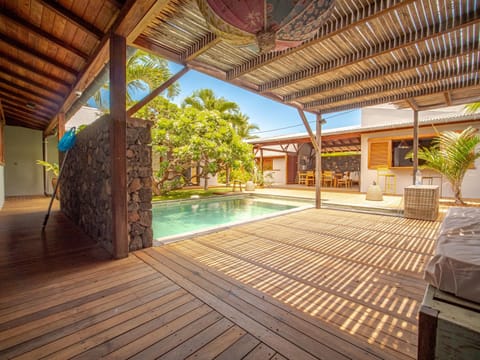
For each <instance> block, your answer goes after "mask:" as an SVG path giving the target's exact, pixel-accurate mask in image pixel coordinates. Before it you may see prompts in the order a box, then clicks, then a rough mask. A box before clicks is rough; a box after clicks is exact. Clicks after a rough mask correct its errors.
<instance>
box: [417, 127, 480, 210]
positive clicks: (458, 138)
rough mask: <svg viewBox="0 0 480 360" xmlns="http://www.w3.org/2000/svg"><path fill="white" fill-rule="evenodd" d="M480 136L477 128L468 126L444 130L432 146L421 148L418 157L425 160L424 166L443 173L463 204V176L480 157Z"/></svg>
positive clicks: (457, 199) (456, 197)
mask: <svg viewBox="0 0 480 360" xmlns="http://www.w3.org/2000/svg"><path fill="white" fill-rule="evenodd" d="M479 144H480V136H479V135H478V134H477V130H476V129H474V128H472V127H468V128H466V129H465V130H463V131H462V132H455V131H444V132H442V133H441V134H439V135H438V137H436V138H435V139H434V140H433V141H432V146H431V147H430V148H420V149H419V150H418V158H419V159H421V160H424V161H425V164H424V165H422V166H421V167H422V168H427V169H431V170H435V171H437V172H439V173H440V174H442V175H443V176H444V177H445V178H446V179H447V180H448V181H449V182H450V185H451V186H452V190H453V193H454V196H455V201H456V202H457V203H459V204H463V203H464V202H463V200H462V191H461V187H462V182H463V178H464V176H465V174H466V172H467V170H468V168H470V167H471V166H473V165H474V163H475V160H476V159H478V158H480V151H479V150H477V149H476V148H477V146H478V145H479Z"/></svg>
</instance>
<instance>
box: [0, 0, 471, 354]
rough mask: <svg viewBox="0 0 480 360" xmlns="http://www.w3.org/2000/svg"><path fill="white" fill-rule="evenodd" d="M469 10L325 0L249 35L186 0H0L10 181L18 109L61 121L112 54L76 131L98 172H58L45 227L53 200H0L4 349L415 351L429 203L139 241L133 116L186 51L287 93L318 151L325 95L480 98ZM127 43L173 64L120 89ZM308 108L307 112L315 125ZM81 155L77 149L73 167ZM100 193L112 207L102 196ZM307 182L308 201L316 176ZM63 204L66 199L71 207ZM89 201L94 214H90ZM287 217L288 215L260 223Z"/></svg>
mask: <svg viewBox="0 0 480 360" xmlns="http://www.w3.org/2000/svg"><path fill="white" fill-rule="evenodd" d="M479 24H480V7H479V6H478V2H477V1H476V0H460V1H449V0H439V1H429V0H404V1H400V0H398V1H397V0H337V1H335V2H334V5H333V8H332V10H331V12H329V13H328V16H326V17H325V19H324V22H323V23H322V24H321V25H319V26H318V28H316V31H315V32H314V34H313V35H312V37H309V38H308V39H304V40H302V41H301V44H300V45H298V46H296V47H293V48H287V49H284V50H278V51H272V52H264V53H261V52H259V51H258V48H257V47H255V44H253V46H246V47H239V46H237V45H233V44H231V43H229V42H228V41H225V40H224V39H223V38H222V37H221V36H220V35H219V34H218V32H215V31H213V29H212V27H211V26H209V25H207V22H206V20H205V16H204V14H202V12H201V11H200V10H199V7H198V5H197V1H194V0H171V1H168V0H160V1H159V0H136V1H134V0H103V1H97V0H86V1H71V0H59V1H51V0H26V1H9V0H2V1H0V102H1V103H0V110H1V111H0V116H1V121H0V181H1V182H2V184H1V185H2V186H3V185H4V182H5V176H6V173H9V168H8V166H9V163H5V156H4V150H5V149H4V143H5V138H4V137H5V133H8V130H9V128H10V127H22V128H28V129H33V130H35V131H38V132H41V133H42V134H43V136H44V137H46V136H48V135H50V134H52V133H57V134H58V136H61V135H62V134H63V131H64V126H65V122H66V121H68V119H69V116H70V115H71V114H72V112H74V111H75V109H76V108H78V106H80V105H81V104H82V103H83V102H85V101H86V98H88V96H89V95H91V93H92V91H94V90H96V89H97V88H98V86H100V85H101V84H102V83H103V82H102V80H100V79H101V78H103V79H104V76H105V72H106V71H107V70H108V69H109V70H110V71H109V75H108V76H107V78H108V77H109V79H110V105H111V112H110V114H109V115H108V116H107V117H106V119H105V124H107V125H108V126H105V127H104V128H102V129H103V130H102V131H105V134H106V136H107V137H106V138H104V139H103V140H102V141H99V140H96V139H95V138H90V139H88V138H87V139H81V140H82V141H85V143H88V144H92V145H93V149H92V151H95V150H97V149H96V148H99V147H100V145H105V147H106V149H105V151H104V152H105V153H106V154H108V155H109V157H108V158H105V160H104V161H103V165H105V168H106V170H107V173H108V174H107V176H106V177H103V175H102V177H100V175H98V178H96V179H95V181H94V182H92V183H89V184H91V186H77V185H74V184H73V183H69V182H68V181H65V182H64V185H63V188H62V195H63V194H68V193H78V192H79V191H80V190H82V191H84V193H82V198H83V199H87V201H86V202H85V203H82V206H80V204H78V203H76V202H75V201H66V200H65V199H71V198H68V197H65V196H63V197H62V204H61V210H58V211H56V212H55V214H54V216H53V220H52V221H51V222H50V223H49V224H48V226H47V228H46V229H45V231H44V232H41V220H42V218H43V215H44V209H45V207H46V201H43V202H42V201H40V203H36V201H35V200H34V199H27V202H26V203H21V204H19V205H18V203H15V200H14V199H7V201H6V205H5V209H4V210H2V212H1V214H0V215H1V218H2V221H1V223H0V224H1V225H0V227H1V228H0V230H1V233H0V240H1V247H0V249H1V250H0V251H1V253H0V260H1V263H0V264H1V272H0V273H1V276H2V292H1V295H0V301H1V304H2V306H1V308H0V326H1V328H0V331H2V334H3V335H2V337H1V344H2V345H1V347H0V352H1V355H2V357H3V356H4V355H5V357H15V356H17V357H19V358H22V357H23V358H32V356H33V357H35V358H40V357H50V358H59V357H61V358H68V357H75V356H77V357H78V358H81V357H84V358H91V357H92V356H93V357H98V356H100V355H106V354H107V353H109V352H113V351H116V350H119V351H120V353H121V354H123V355H118V354H119V353H117V354H112V355H111V356H112V357H116V356H117V357H120V358H124V357H127V356H134V355H136V356H137V357H138V358H146V357H147V355H148V354H149V355H150V356H151V357H152V358H153V357H158V356H163V355H165V357H166V358H168V357H169V356H170V357H172V358H178V357H180V358H182V357H187V356H189V355H192V356H195V357H197V358H198V357H203V358H213V357H214V356H217V355H221V354H222V353H223V352H224V351H226V350H229V351H230V352H228V353H226V354H225V355H224V356H225V357H226V358H241V357H244V356H245V357H246V358H248V357H250V358H278V359H283V358H289V359H301V358H324V359H334V358H338V359H344V358H361V357H362V356H363V357H364V358H372V357H373V358H383V359H397V358H398V359H411V358H415V356H416V315H415V314H416V310H417V308H418V304H419V302H420V301H421V298H422V292H423V287H424V285H423V283H422V280H421V279H420V277H421V268H422V264H423V263H424V262H425V260H426V259H427V258H428V257H429V256H430V255H431V251H432V243H433V236H434V233H435V229H436V227H437V226H438V222H424V221H415V220H407V219H403V218H391V217H385V218H384V217H369V216H372V215H368V216H367V215H362V214H353V215H352V214H351V213H342V212H336V211H331V210H326V209H312V210H309V211H308V212H305V213H304V214H297V216H291V217H288V218H282V219H277V220H270V221H268V222H259V223H255V225H253V226H249V227H245V228H243V229H241V230H239V229H237V230H234V229H232V230H229V231H226V232H219V233H216V234H214V235H212V238H210V239H200V240H197V241H195V240H192V241H190V242H186V243H178V244H177V245H172V246H170V247H168V248H167V247H165V248H160V249H146V250H139V251H134V250H135V249H138V247H137V239H136V238H135V234H134V233H132V228H134V230H135V229H136V227H134V226H133V225H132V224H133V223H132V219H133V218H135V217H136V216H133V214H132V210H131V207H129V204H130V202H129V201H130V194H131V192H132V191H133V190H132V188H134V186H131V185H132V183H133V184H136V182H134V180H131V179H130V178H128V176H127V175H128V174H127V173H128V168H127V151H126V149H127V141H128V140H129V137H128V136H127V122H129V121H130V118H131V117H132V116H133V115H134V114H135V112H136V110H138V108H139V107H141V106H143V105H145V104H146V103H147V102H148V101H150V100H151V99H152V98H153V97H155V96H156V95H158V94H159V93H161V92H162V91H163V90H164V89H165V88H166V87H167V86H168V85H169V84H171V83H172V82H174V81H176V80H177V79H178V78H179V77H181V76H183V75H185V74H186V73H187V72H188V71H190V70H196V71H200V72H203V73H205V74H208V75H211V76H213V77H216V78H218V79H221V80H224V81H228V82H230V83H232V84H234V85H237V86H240V87H242V88H244V89H247V90H249V91H252V92H254V93H256V94H258V95H260V96H265V97H267V98H269V99H272V100H274V101H278V102H281V103H284V104H285V105H286V106H293V107H295V108H297V109H298V113H299V116H300V117H301V119H302V120H303V121H304V123H305V126H306V129H307V131H308V132H309V135H310V139H311V141H312V144H314V146H315V151H317V153H320V147H321V136H322V134H321V130H322V129H321V123H322V120H321V116H322V114H326V113H331V112H337V111H342V110H348V109H352V108H360V107H362V106H367V105H373V104H381V103H395V104H397V105H398V106H400V107H405V106H410V107H411V108H412V109H413V110H414V112H415V113H418V111H422V110H425V109H430V108H435V107H439V106H446V105H452V104H464V103H467V102H472V101H479V100H480V86H479V83H480V77H479V57H480V54H479V29H480V27H479ZM127 47H135V48H141V49H145V50H147V51H150V52H153V53H155V54H158V55H161V56H163V57H165V58H166V59H168V60H170V61H174V62H176V63H179V64H183V65H184V68H183V69H182V70H181V71H180V72H179V73H177V74H176V75H175V76H174V77H173V78H172V79H170V80H169V81H168V82H167V83H166V84H164V85H163V86H162V87H160V88H158V89H155V90H154V91H153V92H152V94H150V95H149V96H147V97H146V98H145V99H143V100H141V101H140V102H139V103H138V104H137V105H135V106H133V107H132V108H130V109H126V106H125V104H126V101H125V84H126V79H125V66H126V59H127ZM99 75H100V77H99ZM305 111H308V112H311V113H314V114H315V115H316V116H317V125H316V129H315V131H313V130H312V129H311V128H310V126H309V125H308V123H307V121H306V118H305V113H304V112H305ZM133 122H135V123H136V124H137V125H138V124H140V126H147V125H142V122H141V121H139V120H133ZM91 132H92V133H94V131H93V130H92V131H91ZM314 132H315V133H314ZM102 134H103V133H102ZM94 135H95V136H96V135H99V134H98V133H96V134H94ZM82 136H83V135H82ZM84 136H87V135H84ZM38 141H39V142H41V139H40V140H38ZM21 145H23V146H24V147H27V146H28V145H29V143H28V142H27V141H25V143H24V144H21ZM39 145H41V144H39ZM142 145H146V146H148V138H147V139H143V144H142ZM6 151H7V152H8V149H6ZM75 151H78V150H74V152H75ZM147 153H148V151H147ZM319 158H320V157H319V156H317V159H319ZM7 162H9V159H7ZM14 162H15V160H14V159H13V160H12V164H11V165H14ZM133 165H135V164H133ZM133 165H132V166H133ZM90 167H91V166H90V164H89V163H87V162H85V163H81V162H80V163H78V164H77V165H76V166H75V167H74V169H73V170H72V171H74V173H73V177H77V178H80V177H81V176H82V175H83V174H84V173H86V172H87V170H88V169H89V168H90ZM316 169H317V170H316V171H321V169H320V166H317V167H316ZM319 174H320V173H318V174H317V176H318V177H319ZM29 175H30V174H24V176H25V177H28V176H29ZM143 178H144V179H148V178H149V173H148V171H145V172H144V176H143ZM145 183H148V180H145ZM100 195H101V196H102V199H104V200H105V203H104V204H103V206H104V207H103V206H102V207H99V206H97V204H96V203H95V202H94V201H95V200H96V199H97V198H98V197H99V196H100ZM316 198H317V207H320V187H319V186H317V188H316ZM2 200H3V199H2ZM10 201H13V203H11V202H10ZM16 204H17V205H18V206H17V205H16ZM145 207H146V209H143V210H142V211H143V213H142V214H141V215H142V217H141V219H142V221H143V222H147V223H148V218H149V217H150V218H151V213H150V215H149V209H148V206H145ZM68 209H74V210H75V213H74V215H75V216H73V215H72V213H69V214H68V216H69V218H67V217H66V216H65V214H66V212H67V210H68ZM91 212H95V214H96V215H99V214H100V215H102V216H104V218H102V219H104V220H102V221H100V220H96V221H95V220H89V221H86V222H85V221H84V219H85V217H86V215H88V214H90V213H91ZM137 215H138V214H137ZM139 217H140V216H139ZM94 218H95V217H94ZM319 219H323V220H322V222H320V221H319ZM137 220H138V219H137ZM282 220H285V221H284V222H283V223H279V221H282ZM353 220H356V223H355V222H352V223H351V226H345V225H346V224H347V223H348V222H349V221H353ZM304 221H306V222H307V223H308V224H304V223H303V222H304ZM98 223H101V224H100V225H102V226H103V227H102V229H101V230H102V236H103V238H102V241H101V242H102V244H103V245H104V247H103V248H102V247H100V246H99V245H98V243H96V242H95V241H97V240H98V239H97V238H96V236H95V234H98V233H99V232H97V230H98V229H97V228H95V231H93V232H89V231H90V230H91V229H92V226H94V225H99V224H98ZM285 225H286V226H285ZM340 225H341V226H340ZM78 226H81V228H79V227H78ZM279 226H284V227H285V228H284V229H283V228H282V229H283V230H285V231H283V232H282V233H280V232H278V231H277V232H272V229H273V228H276V227H279ZM147 227H148V226H147ZM374 228H375V229H374ZM339 229H341V231H340V230H339ZM135 231H136V230H135ZM85 233H87V235H89V236H86V235H85ZM282 234H283V235H285V236H286V237H282V236H280V235H282ZM359 234H362V236H363V237H362V239H360V238H359ZM287 235H288V236H287ZM210 241H211V242H210ZM289 241H293V244H291V243H288V242H289ZM302 241H305V242H304V243H302ZM339 241H341V242H339ZM392 241H393V242H394V243H392ZM140 242H141V241H140ZM132 244H135V246H132ZM143 245H144V246H145V247H149V243H148V241H147V242H145V243H144V244H143ZM105 249H107V250H108V252H106V251H105ZM205 249H207V250H206V251H205ZM259 249H260V253H259ZM217 254H218V255H219V256H218V257H216V255H217ZM260 254H265V256H264V257H263V258H262V259H259V258H258V257H259V255H260ZM129 255H130V256H129ZM220 255H221V256H220ZM267 255H268V256H267ZM112 257H113V258H116V259H120V260H117V261H112V260H111V258H112ZM292 259H295V263H294V264H291V265H289V263H290V262H291V261H292ZM231 266H233V267H234V268H233V269H232V268H230V267H231ZM289 266H290V268H288V267H289ZM359 268H361V269H362V270H361V271H359V270H358V269H359ZM241 272H243V273H241ZM354 274H356V275H358V276H357V277H355V276H353V275H354ZM257 275H258V276H257ZM137 280H138V281H137ZM329 287H331V290H329V289H328V288H329ZM140 288H142V290H141V291H140ZM153 289H158V291H154V292H152V290H153ZM161 289H163V290H161ZM332 292H333V293H332ZM180 298H181V299H180ZM174 299H175V300H174ZM124 301H129V302H128V304H127V303H125V302H124ZM152 302H154V303H152ZM185 304H187V305H185ZM163 305H165V306H163ZM181 306H185V307H181ZM173 308H175V309H176V312H174V313H170V312H169V311H170V310H173ZM194 309H197V310H196V312H194ZM98 311H103V312H102V313H101V314H99V313H98ZM385 312H387V313H385ZM163 314H169V315H167V316H166V317H162V316H163ZM181 314H185V316H184V317H182V315H181ZM111 316H113V317H111ZM144 320H145V321H146V322H145V323H144V322H142V321H144ZM174 321H176V322H175V324H173V325H172V322H174ZM94 323H95V324H98V325H93V324H94ZM182 324H183V325H182ZM188 324H190V325H191V326H190V327H185V326H186V325H188ZM292 324H293V325H292ZM181 329H183V330H184V331H183V332H180V330H181ZM105 331H106V332H105ZM159 334H163V335H164V337H162V336H160V335H159ZM172 334H173V337H168V335H172ZM312 334H315V335H314V336H312ZM160 339H162V340H160ZM163 340H164V341H163ZM166 343H168V345H166ZM130 344H131V345H130ZM125 346H127V347H128V349H125V348H124V347H125ZM178 346H180V347H181V348H180V349H179V348H178ZM120 348H122V349H120ZM159 349H160V350H159ZM167 349H168V350H167ZM172 349H177V350H178V351H180V352H170V353H168V352H169V351H170V350H172ZM162 351H163V352H162ZM32 354H34V355H32ZM92 354H93V355H92ZM232 354H234V355H232ZM258 354H260V355H258ZM262 354H267V355H262ZM255 356H256V357H255Z"/></svg>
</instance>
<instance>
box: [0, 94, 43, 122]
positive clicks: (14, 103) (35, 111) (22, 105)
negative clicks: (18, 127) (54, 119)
mask: <svg viewBox="0 0 480 360" xmlns="http://www.w3.org/2000/svg"><path fill="white" fill-rule="evenodd" d="M2 99H3V104H4V106H9V107H10V108H15V109H18V110H20V111H22V112H23V113H26V114H35V115H38V116H39V117H42V118H45V120H46V121H48V120H49V119H50V116H51V113H46V112H45V111H44V110H42V109H39V108H38V107H37V106H35V108H34V109H29V108H28V107H26V106H25V102H23V103H19V102H18V101H12V100H10V99H7V98H6V97H4V96H2Z"/></svg>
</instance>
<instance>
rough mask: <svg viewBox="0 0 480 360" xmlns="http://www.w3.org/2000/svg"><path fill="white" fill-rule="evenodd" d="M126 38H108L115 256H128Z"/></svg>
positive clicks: (113, 35) (118, 257)
mask: <svg viewBox="0 0 480 360" xmlns="http://www.w3.org/2000/svg"><path fill="white" fill-rule="evenodd" d="M126 61H127V44H126V41H125V38H123V37H121V36H118V35H116V34H112V36H111V38H110V116H111V131H110V146H111V147H110V149H111V156H112V174H111V182H112V183H111V185H112V242H113V256H114V257H115V258H116V259H120V258H124V257H127V256H128V233H127V157H126V151H127V139H126V138H127V112H126Z"/></svg>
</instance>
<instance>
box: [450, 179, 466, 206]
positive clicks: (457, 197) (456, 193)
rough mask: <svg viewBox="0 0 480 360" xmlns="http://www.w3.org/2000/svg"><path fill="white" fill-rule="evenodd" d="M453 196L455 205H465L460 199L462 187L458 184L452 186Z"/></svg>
mask: <svg viewBox="0 0 480 360" xmlns="http://www.w3.org/2000/svg"><path fill="white" fill-rule="evenodd" d="M453 196H454V197H455V204H456V205H465V202H464V201H463V200H462V188H461V187H460V185H456V184H455V185H454V186H453Z"/></svg>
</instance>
